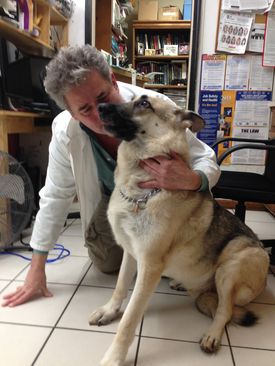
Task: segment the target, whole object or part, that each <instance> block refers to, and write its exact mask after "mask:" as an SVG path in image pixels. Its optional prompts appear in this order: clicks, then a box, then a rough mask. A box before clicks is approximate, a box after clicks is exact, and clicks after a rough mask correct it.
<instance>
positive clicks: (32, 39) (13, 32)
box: [0, 0, 68, 56]
mask: <svg viewBox="0 0 275 366" xmlns="http://www.w3.org/2000/svg"><path fill="white" fill-rule="evenodd" d="M33 23H34V28H35V31H36V36H35V35H34V34H32V33H31V32H28V31H25V30H22V29H19V28H17V27H16V26H15V25H14V24H12V23H9V22H8V21H7V20H3V19H0V34H1V37H3V38H6V39H7V40H9V41H11V42H13V43H14V44H15V45H16V47H18V48H19V49H20V50H22V51H23V52H25V53H29V54H34V55H43V56H52V55H53V54H54V51H55V49H56V48H60V47H61V46H66V45H68V19H67V18H65V17H64V16H63V15H62V14H61V13H60V12H59V11H58V10H57V9H56V8H55V7H54V6H51V5H50V4H49V3H48V2H47V1H46V0H34V1H33Z"/></svg>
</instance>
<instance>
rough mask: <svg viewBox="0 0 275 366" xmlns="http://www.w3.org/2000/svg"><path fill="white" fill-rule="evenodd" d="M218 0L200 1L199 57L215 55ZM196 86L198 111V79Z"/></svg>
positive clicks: (199, 66) (198, 72)
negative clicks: (206, 54)
mask: <svg viewBox="0 0 275 366" xmlns="http://www.w3.org/2000/svg"><path fill="white" fill-rule="evenodd" d="M219 3H220V1H219V0H204V1H202V4H201V5H202V8H201V27H200V48H199V50H198V53H199V57H198V59H199V60H201V56H202V55H203V54H205V53H208V54H213V53H215V44H216V30H217V23H218V13H219ZM200 71H201V63H200V62H199V65H198V69H197V75H200ZM197 80H198V82H197V86H196V103H195V105H196V110H198V98H199V83H200V77H198V79H197Z"/></svg>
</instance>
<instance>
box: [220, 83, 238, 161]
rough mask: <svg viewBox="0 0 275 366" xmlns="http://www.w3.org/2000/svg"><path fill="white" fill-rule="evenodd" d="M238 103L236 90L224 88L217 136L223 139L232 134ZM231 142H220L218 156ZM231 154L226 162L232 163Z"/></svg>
mask: <svg viewBox="0 0 275 366" xmlns="http://www.w3.org/2000/svg"><path fill="white" fill-rule="evenodd" d="M235 103H236V92H235V91H234V90H223V92H222V102H221V113H220V116H219V124H218V131H217V138H218V139H222V138H224V137H231V136H232V128H233V120H234V112H235ZM231 144H232V143H231V142H229V141H225V142H224V143H220V144H219V147H218V156H220V155H221V154H222V153H223V152H224V151H226V150H227V148H228V147H230V146H231ZM230 162H231V159H230V156H229V157H227V158H226V159H225V160H224V164H230Z"/></svg>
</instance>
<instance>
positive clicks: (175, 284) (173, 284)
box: [169, 280, 186, 291]
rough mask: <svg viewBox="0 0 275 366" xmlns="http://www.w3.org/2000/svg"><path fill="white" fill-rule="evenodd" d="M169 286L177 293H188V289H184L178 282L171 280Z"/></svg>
mask: <svg viewBox="0 0 275 366" xmlns="http://www.w3.org/2000/svg"><path fill="white" fill-rule="evenodd" d="M169 286H170V288H171V289H172V290H176V291H186V289H185V288H184V287H183V285H182V283H181V282H178V281H176V280H171V281H170V282H169Z"/></svg>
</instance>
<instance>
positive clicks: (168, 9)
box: [158, 5, 182, 20]
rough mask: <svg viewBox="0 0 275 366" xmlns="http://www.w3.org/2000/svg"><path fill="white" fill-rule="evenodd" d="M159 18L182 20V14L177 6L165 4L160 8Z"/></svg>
mask: <svg viewBox="0 0 275 366" xmlns="http://www.w3.org/2000/svg"><path fill="white" fill-rule="evenodd" d="M158 19H159V20H180V19H182V14H181V11H180V9H179V8H178V7H177V6H172V5H170V6H163V7H162V8H160V9H159V16H158Z"/></svg>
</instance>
